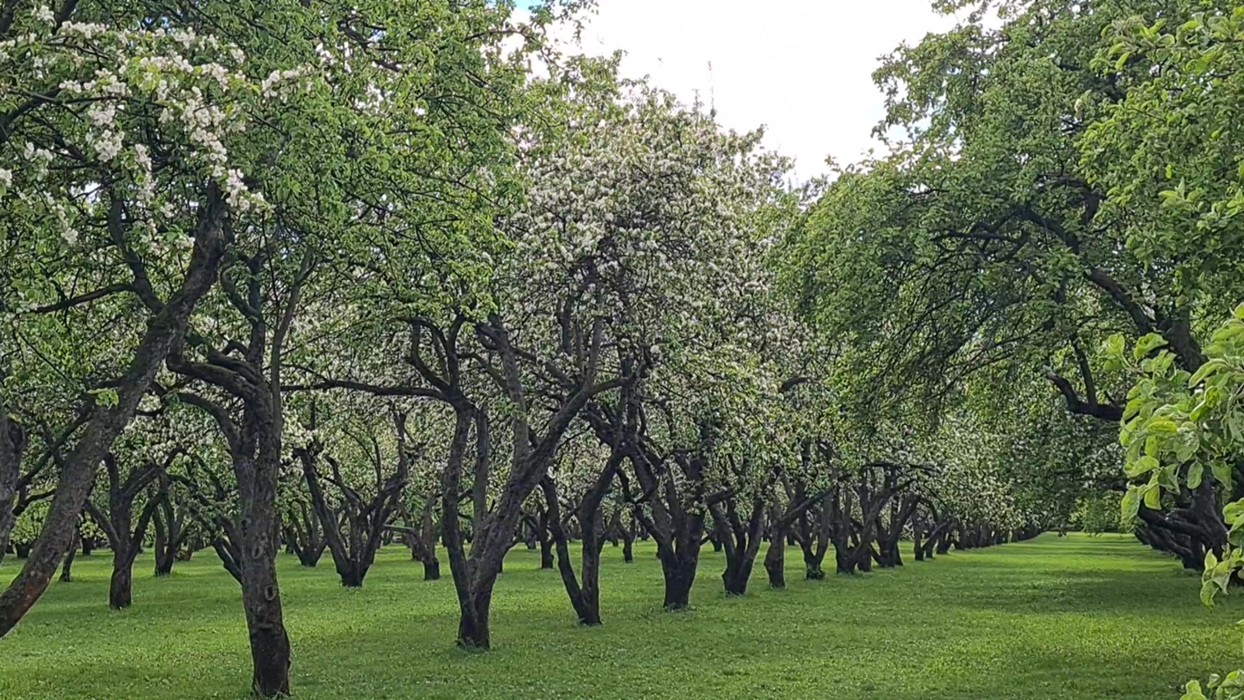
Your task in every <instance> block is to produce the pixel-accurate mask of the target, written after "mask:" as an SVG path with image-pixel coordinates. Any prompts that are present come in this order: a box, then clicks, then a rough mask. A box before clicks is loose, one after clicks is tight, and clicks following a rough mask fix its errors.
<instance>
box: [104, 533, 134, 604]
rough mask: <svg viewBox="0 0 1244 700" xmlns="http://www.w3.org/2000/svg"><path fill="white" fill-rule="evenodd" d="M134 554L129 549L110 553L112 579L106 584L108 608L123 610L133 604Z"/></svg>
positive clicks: (124, 548)
mask: <svg viewBox="0 0 1244 700" xmlns="http://www.w3.org/2000/svg"><path fill="white" fill-rule="evenodd" d="M134 554H135V553H134V552H133V551H132V550H131V549H130V548H129V547H124V546H123V547H120V548H118V549H114V550H113V551H112V578H111V579H110V580H109V582H108V607H110V608H112V609H113V610H124V609H126V608H128V607H130V605H131V604H133V602H134Z"/></svg>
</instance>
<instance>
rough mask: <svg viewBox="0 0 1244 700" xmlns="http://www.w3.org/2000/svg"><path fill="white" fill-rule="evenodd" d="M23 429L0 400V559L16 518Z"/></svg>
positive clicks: (23, 439) (23, 446)
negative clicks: (15, 509)
mask: <svg viewBox="0 0 1244 700" xmlns="http://www.w3.org/2000/svg"><path fill="white" fill-rule="evenodd" d="M26 444H27V442H26V430H25V428H23V427H22V424H21V423H19V422H17V421H16V420H13V419H12V418H10V417H9V414H8V410H7V409H6V407H5V406H4V404H3V403H0V559H3V558H4V553H5V552H6V551H7V550H8V548H9V536H10V535H11V534H12V533H13V526H14V524H15V523H16V521H17V515H16V513H15V511H14V508H13V507H14V505H15V502H16V500H17V486H18V481H19V480H20V478H21V474H22V455H23V454H24V453H25V451H26Z"/></svg>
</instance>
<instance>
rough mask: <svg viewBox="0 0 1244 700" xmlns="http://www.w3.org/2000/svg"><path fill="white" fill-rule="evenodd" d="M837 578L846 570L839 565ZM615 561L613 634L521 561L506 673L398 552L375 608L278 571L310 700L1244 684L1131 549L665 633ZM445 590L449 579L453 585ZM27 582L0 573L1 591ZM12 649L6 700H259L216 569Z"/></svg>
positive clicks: (499, 628) (785, 606)
mask: <svg viewBox="0 0 1244 700" xmlns="http://www.w3.org/2000/svg"><path fill="white" fill-rule="evenodd" d="M831 556H832V555H831ZM636 560H637V561H636V563H635V564H631V565H626V564H623V563H622V556H621V550H618V549H612V548H608V547H607V548H606V551H605V567H604V572H603V576H602V588H603V595H602V597H603V614H604V618H605V625H604V627H603V628H598V629H582V628H579V627H578V626H576V624H575V622H574V618H573V615H572V613H571V608H570V605H569V603H568V602H567V600H566V596H565V592H564V591H563V589H562V587H561V581H560V579H559V578H558V575H557V574H556V573H555V572H553V571H540V570H539V557H538V555H537V554H536V553H534V552H528V551H526V550H515V551H514V552H513V553H512V554H511V555H510V557H509V558H508V559H507V561H506V572H505V573H504V574H503V575H502V577H501V580H500V582H499V583H498V585H497V591H496V598H495V602H494V605H493V643H494V645H495V649H494V650H493V651H492V652H491V653H488V654H468V653H465V652H461V651H458V650H457V649H455V648H454V644H453V640H454V632H455V629H456V624H457V618H456V612H455V610H456V604H455V599H454V593H453V586H452V583H451V582H450V581H449V580H448V579H447V578H446V579H443V580H441V581H438V582H431V583H425V582H423V581H422V580H420V579H421V577H422V567H421V566H420V565H418V564H417V563H413V562H411V561H409V558H408V556H407V555H406V553H405V551H404V550H402V549H398V548H392V549H389V550H386V551H385V552H384V554H383V556H382V558H381V561H380V562H379V563H378V564H377V566H376V567H375V569H373V570H372V573H371V574H370V575H369V576H368V578H367V582H366V586H365V588H363V589H362V590H345V589H342V588H341V587H340V586H339V585H338V584H337V578H336V576H335V574H334V572H333V569H332V563H331V561H330V560H329V559H328V558H327V557H325V559H324V560H323V561H321V563H320V567H319V568H318V569H302V568H300V567H299V566H298V565H297V561H296V560H295V559H293V558H283V559H282V561H281V567H282V568H281V584H282V594H283V596H284V600H285V611H286V622H287V624H288V627H289V631H290V635H291V637H292V640H293V647H294V667H293V685H294V692H295V696H296V697H298V698H471V697H477V698H519V697H532V698H535V697H540V698H679V699H683V700H685V699H687V698H744V697H769V698H785V697H804V698H912V699H913V700H914V699H916V698H920V699H922V700H924V699H929V698H1080V699H1083V698H1163V697H1167V698H1176V697H1178V696H1179V691H1178V689H1179V688H1180V687H1181V686H1182V684H1183V682H1184V681H1185V680H1186V679H1188V678H1190V677H1194V676H1204V675H1206V674H1208V673H1209V672H1211V671H1221V670H1224V669H1227V668H1230V667H1236V666H1240V665H1244V654H1242V653H1241V648H1240V643H1239V639H1238V637H1237V636H1235V634H1234V633H1233V632H1232V631H1231V630H1230V626H1231V624H1232V623H1233V622H1234V621H1235V620H1236V619H1237V618H1239V617H1244V605H1241V604H1238V601H1237V600H1233V599H1227V600H1226V601H1224V604H1221V605H1220V606H1219V607H1218V608H1217V609H1214V610H1207V609H1205V608H1203V607H1202V606H1201V604H1200V602H1199V601H1198V599H1197V586H1198V581H1197V579H1196V577H1194V576H1190V575H1188V574H1184V573H1182V572H1181V571H1180V570H1179V567H1178V566H1177V565H1176V564H1175V563H1174V562H1173V561H1172V560H1169V559H1166V558H1164V557H1162V556H1159V555H1157V554H1154V553H1152V552H1150V551H1149V550H1147V549H1146V548H1144V547H1143V546H1141V545H1139V544H1137V543H1136V542H1135V540H1133V539H1131V538H1128V537H1116V536H1106V537H1099V538H1090V537H1087V536H1079V535H1072V536H1070V537H1067V538H1059V537H1057V536H1054V535H1043V536H1041V537H1040V538H1038V539H1037V540H1035V541H1032V542H1027V543H1021V544H1011V545H1005V546H1002V547H995V548H992V549H988V550H982V551H976V552H956V553H952V554H951V555H949V556H945V557H938V558H937V560H936V561H933V562H914V561H909V562H908V564H907V566H905V567H902V568H900V569H897V570H894V571H877V572H874V573H872V574H868V575H862V576H856V577H832V576H831V577H830V578H828V579H827V580H825V581H821V582H813V581H805V580H803V578H802V571H801V569H800V566H799V557H798V556H797V550H792V552H791V553H790V554H789V555H788V566H789V571H788V576H789V583H790V586H789V588H788V589H787V590H785V591H772V590H768V588H767V586H766V585H765V580H764V574H763V571H762V570H761V569H760V567H759V566H758V567H757V571H756V573H755V574H754V575H753V584H752V585H753V590H752V592H751V593H750V594H749V595H747V596H746V597H743V598H726V597H725V596H723V595H722V594H721V592H720V591H721V585H720V579H719V575H720V572H721V568H722V565H723V559H722V557H721V555H720V554H713V553H712V552H711V550H710V549H708V548H706V551H705V553H704V555H703V557H702V559H701V566H700V576H699V580H698V581H697V583H696V587H695V589H694V590H693V591H692V604H693V606H694V609H693V610H692V611H690V612H686V613H680V614H669V613H664V612H662V611H661V610H660V609H659V606H660V601H661V572H660V567H659V565H658V563H657V561H656V560H655V557H654V552H653V549H652V548H651V545H647V546H644V547H640V548H638V549H637V552H636ZM445 570H446V573H448V568H447V567H446V569H445ZM15 571H16V562H15V561H13V560H11V559H10V560H8V561H5V562H4V563H3V564H0V579H3V580H7V579H8V578H9V577H10V576H11V575H13V573H15ZM74 573H75V576H76V580H75V581H74V582H72V583H68V584H64V583H55V584H53V585H52V587H51V590H49V591H48V593H47V595H45V596H44V598H43V600H42V601H41V602H40V603H39V604H38V606H37V607H36V608H35V609H34V611H33V612H31V613H30V615H28V616H27V618H26V619H25V620H24V621H23V622H22V624H21V625H20V626H19V627H18V628H17V629H16V630H15V631H14V632H13V633H12V634H11V635H10V636H9V637H8V638H6V639H4V640H0V698H3V699H4V700H16V699H18V698H39V699H40V700H43V699H48V698H199V697H204V698H207V697H212V698H242V697H246V696H247V690H248V683H249V676H250V660H249V652H248V649H247V644H246V633H245V626H244V623H243V620H242V610H241V604H240V596H239V592H238V589H237V586H236V584H235V583H234V582H233V580H232V579H231V578H229V575H228V574H227V573H225V571H223V570H222V569H221V568H220V566H219V563H218V562H217V560H216V558H215V556H214V554H213V553H212V552H211V551H210V550H208V551H204V552H200V553H199V554H196V555H195V558H194V561H193V562H190V563H179V564H178V566H177V568H176V569H175V572H174V575H173V576H172V577H170V578H167V579H155V578H154V577H153V576H152V575H151V560H150V559H140V560H139V563H138V565H137V567H136V580H135V590H134V607H133V608H132V609H130V610H128V611H125V612H111V611H109V610H108V608H107V580H108V573H109V567H108V554H107V553H106V552H104V553H101V554H96V555H94V556H92V557H90V558H85V559H84V558H79V559H78V562H77V563H76V564H75V566H74Z"/></svg>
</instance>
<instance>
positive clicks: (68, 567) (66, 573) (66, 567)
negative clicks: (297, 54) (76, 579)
mask: <svg viewBox="0 0 1244 700" xmlns="http://www.w3.org/2000/svg"><path fill="white" fill-rule="evenodd" d="M80 537H81V535H79V534H78V533H77V532H75V533H74V539H75V540H76V539H79V538H80ZM77 555H78V543H77V542H70V543H69V553H68V554H66V555H65V563H64V564H61V567H60V580H61V583H69V582H70V581H72V580H73V560H74V557H76V556H77Z"/></svg>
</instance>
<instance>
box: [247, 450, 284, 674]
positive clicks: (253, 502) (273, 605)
mask: <svg viewBox="0 0 1244 700" xmlns="http://www.w3.org/2000/svg"><path fill="white" fill-rule="evenodd" d="M275 467H276V465H275V464H269V465H265V468H267V469H275ZM273 476H274V477H275V473H274V474H273ZM255 481H259V479H255ZM269 481H271V484H269V483H268V482H269ZM275 482H276V480H275V478H272V479H270V480H269V479H266V478H265V479H263V481H262V483H259V484H256V486H257V487H258V488H254V487H252V489H246V490H251V491H252V492H253V493H254V492H258V493H257V494H256V495H257V497H256V498H252V499H245V502H244V503H243V505H242V512H243V517H242V543H241V544H242V546H241V548H240V549H241V562H240V568H241V570H242V571H241V573H242V605H243V607H244V608H245V610H246V628H247V631H248V633H249V636H250V644H251V663H252V664H253V667H254V672H253V674H252V677H251V687H252V688H253V689H254V691H255V693H256V694H258V695H259V696H261V697H266V698H268V697H277V696H284V695H289V665H290V645H289V636H288V635H287V634H286V632H285V620H284V614H283V611H282V609H281V591H280V588H279V587H278V586H277V580H276V554H277V547H278V545H277V541H276V539H277V537H276V533H277V520H276V509H275V500H276V498H275V496H276V488H275V487H276V483H275Z"/></svg>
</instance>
